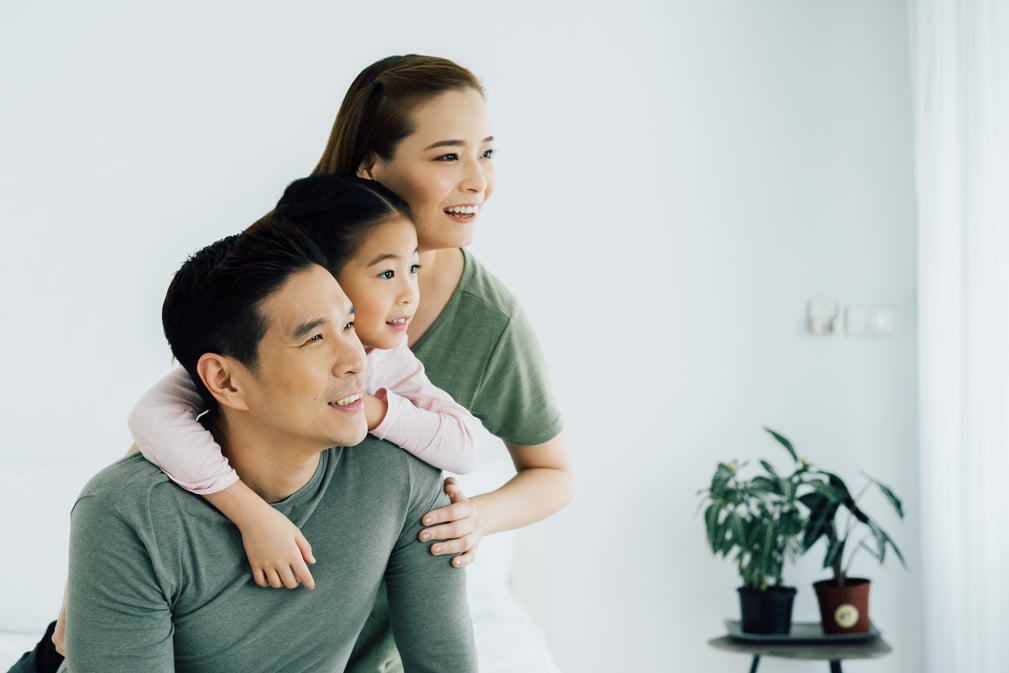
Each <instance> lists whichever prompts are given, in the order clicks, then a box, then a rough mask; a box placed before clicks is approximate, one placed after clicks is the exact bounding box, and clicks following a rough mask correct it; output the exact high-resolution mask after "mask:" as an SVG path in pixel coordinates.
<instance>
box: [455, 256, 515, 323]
mask: <svg viewBox="0 0 1009 673" xmlns="http://www.w3.org/2000/svg"><path fill="white" fill-rule="evenodd" d="M462 254H463V260H464V263H465V267H464V268H463V274H462V278H461V279H460V281H459V287H458V288H457V290H456V294H457V296H458V297H459V298H460V299H462V300H464V301H468V302H470V303H472V304H475V305H477V306H482V307H483V308H484V309H485V310H486V311H488V312H491V313H495V314H498V315H500V316H501V317H503V318H505V319H509V318H511V316H513V315H515V314H516V313H521V311H522V305H521V304H520V303H519V301H518V299H517V298H516V297H515V295H514V294H513V293H512V291H511V290H509V289H508V286H507V285H505V284H504V282H503V281H502V280H501V279H500V278H498V277H497V276H496V275H494V274H493V273H492V272H491V271H490V270H489V269H488V268H487V267H486V266H484V264H483V262H481V261H480V260H479V259H477V258H476V256H475V255H473V253H472V252H470V251H468V250H466V249H465V248H463V251H462Z"/></svg>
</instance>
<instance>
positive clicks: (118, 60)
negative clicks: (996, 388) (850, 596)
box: [0, 0, 922, 673]
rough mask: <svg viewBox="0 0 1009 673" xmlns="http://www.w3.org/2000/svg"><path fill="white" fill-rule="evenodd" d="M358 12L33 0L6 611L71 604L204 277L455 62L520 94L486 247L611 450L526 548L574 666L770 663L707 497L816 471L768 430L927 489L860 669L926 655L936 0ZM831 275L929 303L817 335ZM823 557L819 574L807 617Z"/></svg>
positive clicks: (8, 375)
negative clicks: (64, 600)
mask: <svg viewBox="0 0 1009 673" xmlns="http://www.w3.org/2000/svg"><path fill="white" fill-rule="evenodd" d="M344 4H349V3H331V2H322V1H316V2H300V3H283V4H281V3H263V2H217V3H205V2H193V1H191V0H185V1H182V2H178V1H177V2H172V3H135V2H127V1H126V0H120V1H114V0H99V1H97V2H93V3H74V2H67V1H65V2H38V3H20V4H18V5H14V4H12V3H7V4H6V5H5V6H4V7H3V9H0V98H2V102H0V203H2V208H3V210H2V217H3V221H2V231H3V238H2V239H0V240H2V249H3V263H2V264H0V293H2V295H0V306H2V307H3V316H4V317H3V329H2V330H0V372H2V373H3V377H4V383H5V385H4V386H3V392H0V414H2V417H0V512H2V514H0V516H3V519H2V521H3V529H2V537H0V549H2V561H0V611H2V612H0V617H3V620H0V628H7V629H11V628H18V627H21V628H24V629H26V630H33V629H35V628H41V626H42V625H43V624H44V622H45V621H47V620H48V619H49V618H50V617H51V615H52V614H53V612H54V610H55V608H56V605H57V604H58V601H59V594H60V589H61V587H62V581H63V576H64V573H65V569H64V568H65V555H66V543H65V535H66V522H67V511H68V508H69V504H70V503H71V502H72V500H73V496H74V494H75V493H76V491H77V489H79V488H80V486H81V485H82V484H83V483H84V481H85V480H86V479H87V477H88V476H89V475H90V474H91V473H92V472H94V471H95V470H97V469H98V468H99V467H101V466H102V465H104V464H105V463H107V462H109V461H111V460H113V459H114V458H116V457H118V456H119V455H120V454H121V453H122V452H123V451H124V450H125V449H126V447H127V446H128V444H129V442H130V439H129V436H128V433H127V431H126V428H125V423H124V419H125V415H126V414H127V412H128V410H129V409H130V408H131V406H132V403H133V401H134V400H135V398H136V397H137V395H138V394H139V393H140V392H141V391H143V390H144V389H145V388H146V386H147V385H148V384H149V383H150V382H151V381H152V380H154V379H155V378H156V377H157V376H159V375H160V374H161V373H162V372H163V371H165V370H166V369H167V367H168V365H169V356H168V349H167V347H166V346H165V345H164V341H163V338H162V336H161V333H160V324H159V310H160V303H161V298H162V296H163V293H164V289H165V287H166V285H167V282H168V279H169V278H170V275H171V273H172V272H173V271H174V270H175V268H176V267H177V266H178V264H179V263H180V262H181V261H182V259H183V258H184V257H185V256H186V255H187V254H188V253H189V252H191V251H193V250H194V249H196V248H198V247H201V246H202V245H204V244H205V243H208V242H210V241H211V240H213V239H214V238H217V237H219V236H220V235H223V234H226V233H231V232H233V231H236V230H238V229H240V228H242V227H243V226H245V225H246V224H247V223H249V222H250V221H251V220H252V219H254V218H255V217H257V216H258V215H260V214H262V213H263V212H264V211H265V210H266V209H267V208H268V207H269V206H270V205H271V204H272V203H273V202H274V201H275V199H276V197H277V196H278V195H279V193H280V191H281V190H282V188H283V187H284V185H285V184H286V183H287V182H288V181H290V180H291V179H294V178H296V177H299V176H301V175H302V174H305V173H306V172H308V171H309V170H310V169H311V168H312V167H313V166H314V164H315V161H316V160H317V158H318V155H319V153H320V152H321V149H322V146H323V144H324V142H325V140H326V137H327V135H328V131H329V127H330V124H331V122H332V116H333V115H334V113H335V111H336V108H337V106H338V104H339V101H340V99H341V97H342V94H343V91H344V90H345V88H346V86H347V85H348V84H349V82H350V81H351V79H352V78H353V76H354V75H355V74H356V73H357V71H358V70H360V69H361V68H362V67H363V66H364V65H366V64H368V63H370V62H372V61H374V60H376V59H377V58H379V57H382V56H384V55H387V54H390V53H406V52H419V53H435V54H440V55H444V56H447V57H450V58H453V59H456V60H458V61H459V62H461V63H463V64H464V65H467V66H469V67H471V68H472V69H473V70H474V71H476V72H477V74H478V75H479V76H481V77H482V78H483V79H484V80H485V83H486V85H487V88H488V91H489V102H490V106H491V112H492V117H493V120H494V125H495V135H496V136H497V137H498V138H499V141H498V143H497V146H498V148H499V155H498V156H499V158H498V163H499V165H498V172H499V184H498V192H497V195H496V196H495V197H494V200H493V202H492V206H491V207H490V208H489V209H488V211H487V212H486V214H485V216H484V218H483V220H482V224H481V230H480V232H479V236H478V241H477V243H476V244H475V245H474V249H475V250H476V252H477V253H478V254H479V255H480V256H481V257H482V259H483V260H484V261H485V262H486V263H487V264H488V265H489V266H490V267H491V268H493V269H494V270H495V271H496V272H497V273H498V274H499V275H500V276H502V277H503V278H504V279H506V281H507V282H508V283H509V284H510V285H511V287H512V288H513V289H514V290H515V291H516V293H517V294H518V295H519V296H520V297H521V298H522V299H523V300H524V302H525V304H526V307H527V309H528V311H529V313H530V314H531V315H532V317H533V319H534V321H535V324H536V325H537V327H538V329H539V331H540V334H541V337H542V340H543V343H544V347H545V349H546V351H547V355H548V358H549V362H550V366H551V372H552V375H553V378H554V381H555V384H556V387H557V390H558V393H559V395H560V397H561V398H562V401H563V405H564V408H565V411H566V417H567V425H568V436H569V440H570V443H571V446H572V449H573V451H574V453H575V455H576V458H577V466H578V471H579V478H580V492H579V496H578V499H577V501H576V502H575V504H573V505H572V506H571V507H570V508H569V509H567V510H566V511H564V512H563V513H562V514H560V515H558V516H556V517H554V518H553V519H552V520H550V521H548V522H546V523H543V524H540V525H538V526H536V527H534V528H533V529H532V530H531V531H529V532H528V533H527V534H526V536H525V538H524V539H525V540H526V546H525V549H524V552H525V556H524V557H523V559H522V567H523V568H524V573H523V582H524V584H523V586H525V587H527V588H529V587H533V588H536V587H542V588H543V589H544V590H545V594H544V595H543V596H536V595H529V596H527V599H528V601H529V603H530V605H531V606H532V607H533V609H534V611H535V612H536V614H537V615H538V618H539V619H540V620H541V623H542V624H543V625H544V627H545V629H546V632H547V635H548V637H549V639H550V642H551V644H552V647H553V650H554V653H555V657H556V659H557V661H558V663H559V664H560V665H561V667H562V669H563V670H565V671H567V672H568V673H575V672H580V671H585V672H588V671H614V670H638V671H665V670H677V669H681V668H682V669H683V670H687V669H690V670H705V671H735V670H739V669H740V668H742V667H743V666H745V665H746V661H745V659H744V658H742V657H741V656H740V655H730V654H725V653H720V652H715V651H713V650H711V649H710V648H708V647H707V645H706V644H705V641H706V640H707V639H708V638H711V637H713V636H716V635H719V634H720V633H721V632H722V625H721V622H722V620H723V619H724V618H726V617H733V616H734V615H735V614H736V612H737V606H736V603H735V600H736V599H735V592H734V589H735V586H736V584H737V580H736V578H735V576H734V573H733V571H732V568H731V566H730V564H729V563H727V562H722V561H715V560H712V558H711V557H710V554H709V553H708V552H707V550H706V548H705V546H704V537H703V530H702V523H701V520H700V518H699V517H698V516H697V515H696V513H695V507H696V502H697V501H696V491H697V490H698V489H699V488H701V487H703V486H704V485H705V483H706V482H707V480H708V478H709V477H710V473H711V471H712V470H713V468H714V465H715V462H716V461H717V460H719V459H730V458H734V457H738V458H747V457H750V458H753V457H757V456H763V455H770V456H771V457H775V458H778V457H781V456H778V455H777V453H776V452H777V451H778V450H777V449H776V448H775V447H774V445H773V444H772V443H771V442H770V440H768V439H766V438H765V437H764V436H763V435H762V431H761V430H760V427H761V426H762V425H771V426H772V427H775V428H777V429H779V430H780V431H782V432H784V433H785V434H787V435H789V436H790V437H791V438H792V439H793V440H794V441H795V442H796V443H797V445H798V446H799V448H800V450H801V451H802V452H803V453H807V454H808V455H809V456H810V458H811V459H812V460H814V461H816V462H820V463H822V464H824V465H826V466H829V467H832V468H834V469H837V470H839V471H842V472H844V473H846V474H850V475H852V476H853V477H854V476H855V475H857V469H860V468H861V469H865V470H867V471H869V472H870V473H872V474H873V475H874V476H877V477H879V478H881V479H883V480H884V481H888V482H889V483H890V484H891V485H892V486H893V487H894V489H895V490H896V491H897V492H898V493H899V494H900V495H902V496H903V497H904V498H905V503H906V506H907V510H908V512H909V515H908V520H907V521H905V522H904V523H903V524H899V525H898V524H896V523H894V522H892V521H891V520H889V519H886V518H885V517H884V520H886V521H887V523H888V524H892V528H893V529H894V530H893V531H892V532H894V534H895V536H896V537H897V539H898V540H899V541H900V543H901V545H902V548H903V550H904V551H905V553H906V555H907V557H908V559H909V562H910V564H911V570H910V572H905V571H903V570H902V569H900V568H899V566H896V565H888V566H887V567H885V568H878V567H873V566H872V565H871V564H868V563H865V564H864V565H862V566H857V569H859V570H861V571H863V572H865V573H867V574H870V575H871V576H872V577H873V578H875V580H876V582H875V586H874V589H873V592H874V593H873V613H874V618H875V620H876V622H877V623H878V624H879V625H880V627H881V628H882V629H883V630H884V632H885V635H886V637H887V638H888V640H889V641H890V642H891V644H892V645H893V646H894V648H895V652H894V653H893V654H892V655H890V656H889V657H887V658H886V659H884V660H881V661H879V662H873V663H872V664H871V666H872V668H871V669H870V668H868V666H869V665H870V664H862V665H861V666H860V665H859V664H860V663H861V662H853V663H849V664H846V665H845V668H846V670H850V671H859V670H873V671H888V670H891V671H905V670H917V669H918V668H920V663H921V662H920V657H921V655H920V651H919V645H918V643H919V639H920V638H919V636H920V628H919V621H918V617H917V615H918V611H919V610H918V608H919V601H918V593H917V585H916V582H917V577H918V568H919V567H920V562H919V557H918V528H919V526H920V525H921V523H922V522H920V521H919V520H918V518H917V514H916V512H917V510H918V507H917V503H918V493H917V482H916V473H917V455H916V454H917V451H916V447H917V437H916V410H915V395H916V379H915V367H914V363H915V349H916V341H915V337H914V330H915V316H914V313H913V310H914V309H913V307H914V299H915V228H914V207H913V186H912V175H911V170H912V163H911V133H910V123H911V116H910V93H909V84H908V57H907V35H906V9H905V6H904V3H903V2H901V1H899V0H886V1H883V0H857V1H856V0H847V1H845V2H827V1H825V0H818V1H809V0H764V1H763V2H750V1H748V0H709V1H705V2H688V1H686V0H673V1H671V0H654V1H651V2H648V1H646V0H626V1H624V2H621V3H594V2H588V3H580V4H577V5H576V4H569V3H544V2H530V1H524V0H523V1H517V2H512V3H507V4H505V3H500V4H498V5H496V6H494V7H493V8H491V7H487V6H484V5H483V4H479V3H464V2H443V3H423V4H418V3H407V2H389V3H355V7H353V8H351V7H345V6H338V5H344ZM365 5H367V7H365ZM815 294H828V295H831V296H834V297H836V298H838V299H840V300H841V301H843V302H845V303H885V304H890V305H892V306H894V307H896V310H897V315H898V329H897V333H896V335H895V337H894V338H891V339H884V340H865V339H862V340H856V339H851V338H845V337H830V338H813V337H811V336H808V335H807V334H806V333H805V332H804V330H803V325H802V321H803V310H804V307H805V304H806V301H807V300H808V299H809V297H810V296H813V295H815ZM12 482H13V483H12ZM862 560H863V562H867V561H868V559H866V558H863V559H862ZM817 561H818V559H816V558H812V557H810V558H807V559H803V560H802V561H801V562H800V564H799V566H798V567H796V568H794V569H793V570H792V571H791V572H790V573H789V578H790V579H791V580H792V582H793V583H794V584H796V585H797V586H798V587H799V589H800V593H799V598H798V601H797V605H796V611H797V614H796V617H797V618H798V619H814V618H815V607H814V604H815V601H814V599H813V597H812V591H811V588H810V587H809V583H810V582H812V581H813V580H814V579H818V578H820V577H822V576H823V575H824V574H823V572H822V571H820V570H819V568H818V563H817ZM531 569H532V570H533V572H530V570H531ZM535 571H539V572H535ZM15 611H17V614H20V615H23V617H19V618H12V617H11V616H10V615H11V613H13V612H15ZM14 622H17V623H14ZM767 665H770V664H765V666H767ZM862 666H865V668H863V667H862ZM774 669H775V670H778V671H796V670H808V666H800V665H798V664H791V665H790V664H789V662H774Z"/></svg>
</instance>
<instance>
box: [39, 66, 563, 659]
mask: <svg viewBox="0 0 1009 673" xmlns="http://www.w3.org/2000/svg"><path fill="white" fill-rule="evenodd" d="M493 140H494V139H493V135H492V134H491V131H490V121H489V116H488V112H487V105H486V101H485V100H484V97H483V89H482V87H481V85H480V83H479V81H478V80H477V78H476V77H475V76H474V75H473V74H472V73H471V72H469V71H468V70H466V69H465V68H462V67H461V66H459V65H457V64H455V63H453V62H451V61H449V60H446V59H442V58H437V57H431V56H419V55H408V56H391V57H389V58H385V59H383V60H381V61H378V62H377V63H374V64H372V65H371V66H369V67H367V68H365V70H364V71H362V72H361V74H360V75H358V77H357V79H355V80H354V82H353V84H351V86H350V89H349V90H348V91H347V94H346V96H345V98H344V100H343V103H342V104H341V106H340V110H339V112H338V113H337V116H336V121H335V122H334V124H333V130H332V133H331V135H330V138H329V142H328V143H327V146H326V149H325V151H324V152H323V155H322V158H321V159H320V160H319V164H318V166H317V167H316V169H315V171H314V172H315V173H336V174H340V175H347V176H354V175H356V176H359V177H362V178H367V179H371V180H376V181H378V182H379V183H381V184H382V185H384V186H385V187H387V188H389V189H390V190H392V191H393V192H395V193H396V194H398V195H399V196H400V197H402V198H403V199H404V200H405V201H406V202H407V204H408V205H409V207H410V210H411V211H412V212H413V214H414V219H415V221H416V224H417V239H418V243H419V250H420V266H421V271H420V274H419V287H420V296H421V302H420V304H419V306H418V310H417V312H416V313H415V315H414V318H413V321H412V322H411V323H410V325H409V328H408V331H407V334H408V341H409V345H410V347H411V349H412V350H413V351H414V353H415V354H416V356H417V357H418V358H419V359H420V360H421V362H422V363H423V364H424V366H425V369H426V370H427V373H428V376H429V377H430V379H431V381H432V382H433V383H434V384H435V385H436V386H438V387H439V388H442V389H443V390H445V391H447V392H448V393H449V394H450V395H452V397H453V398H455V400H456V401H458V402H459V403H460V404H462V405H463V406H464V407H466V408H467V409H469V410H470V411H471V412H472V413H473V415H474V416H476V417H477V418H479V419H480V420H481V421H482V422H483V424H484V425H485V427H486V428H487V429H488V430H489V431H490V432H491V433H492V434H494V435H495V436H497V437H499V438H500V439H501V440H503V441H504V443H505V446H506V448H507V450H508V452H509V454H510V455H511V459H512V462H513V464H514V465H515V468H516V474H515V476H514V477H513V478H511V479H510V480H509V481H508V482H507V483H505V484H503V485H502V486H500V487H499V488H497V489H495V490H493V491H490V492H488V493H484V494H481V495H478V496H475V497H473V498H467V497H466V496H465V495H463V493H462V492H461V491H460V490H459V488H458V486H457V485H456V484H455V481H454V479H451V478H450V479H448V480H447V481H446V487H445V489H446V492H448V493H449V495H450V496H451V498H452V500H453V504H452V505H450V506H449V507H445V508H442V509H438V510H434V511H432V512H430V513H428V514H427V515H426V516H425V517H424V521H423V523H424V524H425V525H426V526H427V527H426V528H425V529H424V530H423V531H422V532H421V534H420V537H421V540H422V541H434V542H435V544H434V545H433V546H432V553H434V554H436V555H457V556H456V558H455V559H453V564H454V565H455V566H456V567H463V566H466V565H468V564H470V563H472V561H473V560H474V558H475V556H476V550H477V546H478V545H479V543H480V539H481V538H482V537H483V535H485V534H491V533H497V532H501V531H506V530H511V529H514V528H519V527H521V526H525V525H527V524H530V523H533V522H535V521H539V520H541V519H543V518H545V517H547V516H549V515H550V514H553V513H554V512H556V511H558V510H560V509H561V508H562V507H564V506H565V505H566V504H567V503H568V502H570V501H571V499H572V498H573V497H574V490H575V486H574V475H573V472H572V467H571V462H570V459H569V455H568V449H567V445H566V443H565V441H564V436H563V432H562V428H561V418H560V412H559V410H558V407H557V404H556V402H555V401H554V399H553V396H552V394H551V392H550V389H549V384H548V382H547V380H546V374H545V369H544V366H543V362H542V357H541V355H540V351H539V346H538V343H537V341H536V337H535V335H534V333H533V331H532V328H531V327H530V325H529V324H528V322H527V321H526V318H525V316H524V314H523V313H522V310H521V308H520V307H519V305H518V303H517V302H516V300H515V299H514V297H513V296H512V295H511V293H510V292H509V291H508V290H507V288H505V287H504V285H502V284H501V282H500V281H499V280H497V279H496V278H494V277H493V276H491V275H490V274H489V273H488V272H487V271H486V269H484V268H483V266H482V265H481V264H480V263H479V262H478V261H477V260H476V259H475V258H474V257H473V256H472V255H471V254H470V253H468V252H466V251H464V250H463V249H462V246H465V245H467V244H468V243H469V242H470V241H471V240H472V238H473V229H474V226H475V224H476V220H477V219H478V217H479V213H480V209H481V208H482V207H483V205H484V204H485V203H486V202H487V200H488V199H489V198H490V196H491V195H492V193H493V191H494V166H493ZM64 610H65V605H64ZM63 614H64V611H63V610H61V614H60V619H59V620H58V623H57V625H56V633H55V635H54V636H53V641H54V642H55V643H56V645H57V649H60V650H62V644H63V643H62V626H63ZM51 626H52V625H51ZM46 640H47V639H43V642H42V643H40V649H38V650H37V652H39V653H40V654H42V650H45V649H46V647H45V646H48V645H49V643H48V642H46ZM26 656H27V655H26ZM397 659H398V655H397V654H396V652H395V645H394V643H393V641H392V635H391V631H390V629H389V627H388V620H387V617H386V614H385V606H384V600H383V597H380V600H379V602H378V604H377V605H376V609H375V612H374V614H373V615H372V618H371V619H370V620H369V623H368V625H367V626H366V628H365V631H364V632H363V633H362V635H361V638H360V640H359V641H358V645H357V647H356V648H355V652H354V655H353V657H352V660H351V662H350V665H349V666H348V669H347V670H348V671H358V672H365V671H367V672H372V671H380V670H381V671H388V670H396V667H397V666H398V664H396V661H397ZM390 667H392V668H390Z"/></svg>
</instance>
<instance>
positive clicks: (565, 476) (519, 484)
mask: <svg viewBox="0 0 1009 673" xmlns="http://www.w3.org/2000/svg"><path fill="white" fill-rule="evenodd" d="M505 445H506V446H507V447H508V451H509V453H511V457H512V462H513V463H514V464H515V469H516V471H517V474H516V475H515V476H514V477H512V478H511V479H510V480H509V481H508V482H507V483H505V484H504V485H503V486H501V487H500V488H498V489H495V490H493V491H490V492H489V493H484V494H482V495H478V496H476V497H474V498H471V499H468V498H466V497H465V496H464V495H462V494H461V492H459V491H458V487H457V486H456V485H455V484H454V483H449V482H450V481H451V482H454V480H449V481H447V482H446V487H445V490H446V492H447V493H449V496H450V497H451V498H452V504H451V505H448V506H446V507H442V508H440V509H436V510H433V511H431V512H429V513H428V514H427V515H425V516H424V519H423V524H424V525H425V526H427V528H424V529H423V530H422V531H421V532H420V539H421V540H422V541H428V540H439V542H438V543H437V544H435V545H433V546H432V548H431V552H432V553H433V554H435V555H438V556H441V555H453V554H461V555H460V556H457V557H456V558H455V559H453V562H452V565H454V566H455V567H457V568H459V567H463V566H465V565H468V564H470V563H472V562H473V560H474V558H475V556H476V547H477V545H478V544H479V542H480V538H481V537H483V535H484V534H485V533H498V532H501V531H505V530H511V529H513V528H520V527H522V526H525V525H528V524H530V523H533V522H536V521H539V520H541V519H545V518H546V517H548V516H550V515H551V514H553V513H554V512H557V511H559V510H560V509H562V508H563V507H564V506H565V505H567V504H568V503H569V502H571V500H572V499H573V498H574V496H575V477H574V470H573V468H572V465H571V459H570V456H569V455H568V448H567V443H566V442H565V440H564V434H563V433H561V434H559V435H557V436H556V437H554V438H553V439H551V440H549V441H547V442H545V443H543V444H537V445H535V446H519V445H516V444H508V443H506V444H505Z"/></svg>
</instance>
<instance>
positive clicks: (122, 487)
mask: <svg viewBox="0 0 1009 673" xmlns="http://www.w3.org/2000/svg"><path fill="white" fill-rule="evenodd" d="M178 490H179V489H178V487H176V486H175V485H174V484H172V482H171V481H170V480H169V478H168V476H167V475H165V473H164V472H162V471H161V470H160V469H159V468H158V467H157V466H155V465H153V464H152V463H150V462H149V461H148V460H147V459H145V458H144V457H143V456H142V455H140V454H139V453H132V454H130V455H128V456H126V457H124V458H120V459H119V460H117V461H116V462H114V463H112V464H111V465H109V466H108V467H105V468H103V469H102V470H100V471H99V472H98V473H97V474H95V476H93V477H91V479H90V480H89V481H88V483H87V484H85V485H84V488H83V489H82V490H81V493H80V496H79V498H78V499H81V498H86V497H93V498H100V499H102V500H105V501H107V502H109V503H113V504H117V503H120V502H122V501H127V500H128V501H135V500H149V499H150V498H151V497H152V496H153V495H154V494H157V493H164V494H165V495H174V493H175V492H177V491H178Z"/></svg>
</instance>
